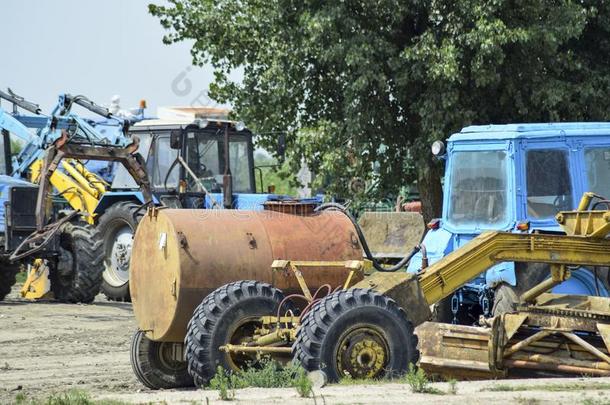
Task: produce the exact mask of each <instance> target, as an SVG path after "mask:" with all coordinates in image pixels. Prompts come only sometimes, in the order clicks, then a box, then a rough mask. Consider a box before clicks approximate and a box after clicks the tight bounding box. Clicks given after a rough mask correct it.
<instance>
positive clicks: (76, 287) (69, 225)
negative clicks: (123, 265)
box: [0, 92, 152, 302]
mask: <svg viewBox="0 0 610 405" xmlns="http://www.w3.org/2000/svg"><path fill="white" fill-rule="evenodd" d="M0 99H2V100H6V101H9V102H10V103H12V105H13V111H12V113H9V112H8V111H5V110H4V109H2V108H0V129H1V132H2V137H1V138H0V141H1V143H2V152H3V153H2V163H3V164H2V165H1V166H0V171H1V172H2V175H1V176H0V191H1V193H0V199H1V200H2V205H1V206H0V231H2V235H1V236H0V244H1V247H0V299H2V298H4V296H5V295H6V294H7V293H8V291H10V287H11V285H12V284H13V283H14V280H15V274H16V272H17V270H18V269H19V267H20V266H22V265H33V267H34V268H36V269H41V268H43V267H44V268H47V270H48V275H49V279H50V281H51V289H52V291H53V293H54V294H55V297H56V298H58V299H60V300H62V301H67V302H90V301H92V300H93V298H94V297H95V295H96V294H97V293H98V291H99V288H100V283H101V276H102V271H101V270H102V266H101V262H102V254H101V253H102V252H101V249H100V248H101V246H102V240H101V237H100V233H99V231H98V230H97V229H96V228H95V227H93V226H90V224H91V223H92V217H91V215H86V214H88V212H87V209H86V208H87V199H88V198H89V201H93V202H96V200H95V198H94V196H93V194H95V193H96V191H100V190H103V186H102V184H99V178H98V177H97V176H94V175H93V174H91V173H89V172H88V171H87V170H86V168H85V167H84V165H83V164H82V163H81V162H85V161H89V160H99V161H106V162H119V163H121V164H122V165H123V166H124V167H125V169H126V170H127V172H128V173H129V174H130V175H131V176H133V177H134V178H135V181H136V183H137V184H138V187H139V188H140V190H141V193H142V195H143V200H144V201H145V202H147V203H150V202H151V201H152V195H151V193H150V187H149V182H148V175H147V173H146V170H145V168H144V167H143V165H142V164H141V161H142V159H141V158H140V157H139V155H137V153H136V149H137V146H138V144H137V139H135V138H134V139H133V140H127V139H123V140H122V141H121V142H117V143H115V144H109V143H108V141H107V140H106V139H104V138H103V137H100V136H99V135H98V133H97V132H96V131H95V129H94V128H93V127H91V126H90V125H89V124H88V123H87V122H86V121H84V120H82V119H81V118H80V117H79V116H77V115H75V114H72V113H71V112H70V109H71V106H72V105H73V104H80V105H82V106H84V107H85V108H88V109H91V110H94V109H98V106H96V105H95V104H94V103H91V102H90V101H89V100H88V99H86V98H85V97H82V96H75V97H72V96H70V95H62V96H60V102H59V104H58V106H57V107H56V108H55V110H54V111H53V113H52V114H51V115H50V116H45V115H43V114H42V112H41V110H40V108H39V107H38V105H36V104H33V103H31V102H28V101H26V100H24V99H23V98H21V97H19V96H16V95H15V94H13V93H10V92H9V93H4V92H0ZM18 108H21V109H25V110H26V111H28V112H30V113H31V114H32V115H31V116H27V115H21V114H19V112H18ZM100 111H101V110H100ZM15 138H17V139H21V141H23V143H24V146H23V147H22V148H21V150H20V151H19V152H18V153H15V151H14V150H12V146H13V141H15ZM53 189H55V191H56V192H58V193H59V194H55V195H53V194H52V190H53ZM87 190H88V191H87ZM52 197H54V198H52ZM57 200H59V201H57ZM62 200H63V202H62ZM57 202H58V203H59V204H57ZM68 203H69V205H72V207H74V205H76V206H78V207H80V208H82V209H68V210H66V209H65V208H67V207H68V206H69V205H68ZM79 214H85V216H84V217H81V216H80V215H79ZM30 274H32V273H30Z"/></svg>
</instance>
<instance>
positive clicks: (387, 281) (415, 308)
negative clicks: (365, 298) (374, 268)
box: [353, 271, 432, 326]
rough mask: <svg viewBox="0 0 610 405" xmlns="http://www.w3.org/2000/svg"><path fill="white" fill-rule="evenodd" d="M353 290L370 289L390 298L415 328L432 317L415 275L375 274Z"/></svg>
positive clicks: (399, 273) (404, 273) (398, 273)
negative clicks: (401, 309)
mask: <svg viewBox="0 0 610 405" xmlns="http://www.w3.org/2000/svg"><path fill="white" fill-rule="evenodd" d="M353 288H372V289H374V290H375V291H377V292H380V293H382V294H384V295H387V296H388V297H390V298H392V299H393V300H394V301H396V302H397V303H398V305H399V306H400V307H402V308H403V309H404V310H405V312H406V314H407V318H408V319H409V320H410V321H411V322H412V323H413V325H415V326H417V325H420V324H422V323H423V322H425V321H427V320H429V319H430V317H431V316H432V313H431V312H430V306H429V305H428V302H427V301H426V298H425V297H424V295H423V292H422V289H421V288H420V286H419V282H418V279H417V276H416V275H413V274H409V273H406V272H402V271H397V272H391V273H390V272H388V273H384V272H377V273H373V274H371V275H370V276H368V277H367V278H365V279H364V280H362V281H360V282H359V283H356V284H355V285H354V286H353Z"/></svg>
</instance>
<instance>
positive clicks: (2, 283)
mask: <svg viewBox="0 0 610 405" xmlns="http://www.w3.org/2000/svg"><path fill="white" fill-rule="evenodd" d="M19 268H20V266H19V264H14V263H9V262H0V301H2V300H4V298H6V296H7V295H8V294H9V293H10V292H11V288H12V287H13V285H15V283H16V282H17V277H16V276H17V273H19Z"/></svg>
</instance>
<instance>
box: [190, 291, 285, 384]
mask: <svg viewBox="0 0 610 405" xmlns="http://www.w3.org/2000/svg"><path fill="white" fill-rule="evenodd" d="M283 299H284V294H282V292H281V291H280V290H278V289H277V288H274V287H272V286H271V285H269V284H266V283H260V282H258V281H238V282H235V283H230V284H226V285H224V286H222V287H220V288H217V289H216V290H214V291H213V292H212V293H211V294H209V295H208V296H207V297H205V298H204V300H203V302H202V303H201V304H199V306H198V307H197V309H195V312H194V314H193V317H192V318H191V320H190V322H189V324H188V328H187V333H186V339H185V342H186V360H187V363H188V371H189V373H190V374H191V376H192V377H193V380H194V381H195V385H197V386H203V385H205V384H206V383H207V382H208V381H209V380H210V379H211V378H212V377H214V374H215V373H216V369H217V367H218V366H221V367H223V368H224V369H226V370H232V371H236V370H238V369H239V368H243V367H247V366H249V365H250V364H248V362H251V361H252V360H255V359H252V358H251V357H250V356H244V355H234V356H231V355H230V354H228V353H225V352H221V351H220V350H218V348H219V347H220V346H223V345H225V344H227V343H233V344H238V343H241V342H242V341H243V339H247V337H248V336H251V335H252V333H253V332H254V328H255V327H256V326H258V319H259V318H260V317H261V316H265V315H275V313H276V312H277V309H278V306H279V305H280V303H281V301H282V300H283Z"/></svg>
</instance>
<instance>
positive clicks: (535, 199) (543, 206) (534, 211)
mask: <svg viewBox="0 0 610 405" xmlns="http://www.w3.org/2000/svg"><path fill="white" fill-rule="evenodd" d="M525 161H526V163H525V170H526V172H527V216H528V217H530V218H552V217H554V216H555V214H557V213H558V212H559V211H565V210H570V209H572V182H571V181H570V168H569V165H568V151H567V150H565V149H541V150H528V151H527V154H526V156H525Z"/></svg>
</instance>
